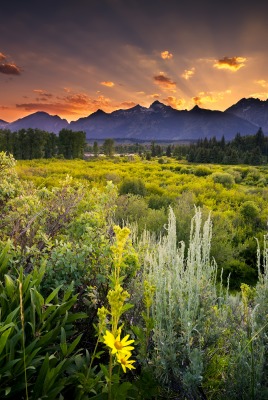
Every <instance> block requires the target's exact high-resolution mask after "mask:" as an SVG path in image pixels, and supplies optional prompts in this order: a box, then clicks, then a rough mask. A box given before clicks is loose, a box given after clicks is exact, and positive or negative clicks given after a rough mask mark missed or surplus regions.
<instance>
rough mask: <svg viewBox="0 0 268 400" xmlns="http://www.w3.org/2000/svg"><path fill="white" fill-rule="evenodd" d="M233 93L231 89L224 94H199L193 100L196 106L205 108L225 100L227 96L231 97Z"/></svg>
mask: <svg viewBox="0 0 268 400" xmlns="http://www.w3.org/2000/svg"><path fill="white" fill-rule="evenodd" d="M231 93H232V91H231V90H230V89H228V90H226V91H224V92H199V93H198V95H197V96H195V97H193V99H192V100H193V102H194V104H195V105H198V106H200V107H204V106H209V105H210V104H212V103H217V102H219V101H220V100H223V99H224V97H225V96H226V95H230V94H231Z"/></svg>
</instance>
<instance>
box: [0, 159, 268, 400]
mask: <svg viewBox="0 0 268 400" xmlns="http://www.w3.org/2000/svg"><path fill="white" fill-rule="evenodd" d="M0 175H1V180H0V212H1V230H0V253H1V256H0V309H1V313H0V335H1V340H0V383H1V385H0V397H1V398H3V399H4V398H6V399H18V398H20V399H36V400H37V399H45V398H48V399H51V400H52V399H69V398H75V399H88V398H93V399H116V400H117V399H118V400H120V399H161V398H166V399H168V398H169V399H189V400H190V399H217V400H218V399H219V400H221V399H222V400H227V399H228V400H229V399H260V400H262V399H263V400H264V399H266V398H267V397H268V382H267V350H268V347H267V346H268V344H267V334H268V321H267V314H268V310H267V307H268V306H267V295H268V253H267V247H266V241H265V238H264V239H263V236H264V234H265V233H266V231H265V229H266V221H267V202H266V201H267V189H266V179H267V171H266V168H265V167H259V168H256V167H242V166H240V167H230V166H228V167H227V166H226V167H219V166H198V165H190V164H179V163H178V162H177V161H174V160H170V159H162V161H161V163H159V162H158V161H157V160H153V161H144V160H140V159H139V158H135V157H134V158H133V157H132V158H131V159H130V160H127V159H126V158H124V157H122V158H116V159H111V160H107V159H105V160H104V159H103V160H101V161H100V160H99V161H96V160H92V161H88V162H86V161H64V160H51V161H48V160H32V161H23V162H22V161H21V162H19V163H18V164H17V166H16V167H15V161H14V159H13V158H12V157H11V156H7V155H6V154H5V153H1V156H0ZM117 187H118V189H117ZM170 205H171V207H170ZM195 206H196V207H195ZM212 223H213V229H212ZM145 228H146V229H145ZM256 236H257V237H259V243H260V246H261V247H260V248H259V247H258V246H257V242H256V240H255V238H254V237H256ZM253 244H254V245H253ZM212 255H213V256H214V257H215V259H216V262H215V261H214V259H213V257H212ZM217 265H218V266H217ZM222 268H223V272H222ZM229 272H231V276H230V277H229V278H228V276H229ZM247 283H248V284H247ZM249 284H251V285H249ZM228 285H229V287H232V288H233V289H234V288H236V289H237V291H236V292H234V291H233V292H230V290H229V289H228Z"/></svg>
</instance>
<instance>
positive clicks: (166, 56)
mask: <svg viewBox="0 0 268 400" xmlns="http://www.w3.org/2000/svg"><path fill="white" fill-rule="evenodd" d="M161 58H163V60H171V58H173V54H172V53H170V52H169V51H168V50H165V51H162V52H161Z"/></svg>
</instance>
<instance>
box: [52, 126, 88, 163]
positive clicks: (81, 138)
mask: <svg viewBox="0 0 268 400" xmlns="http://www.w3.org/2000/svg"><path fill="white" fill-rule="evenodd" d="M85 145H86V134H85V132H81V131H79V132H74V131H72V130H70V129H62V130H61V131H60V132H59V145H58V146H59V154H62V155H63V157H64V158H67V159H73V158H83V157H84V149H85Z"/></svg>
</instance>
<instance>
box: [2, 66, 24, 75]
mask: <svg viewBox="0 0 268 400" xmlns="http://www.w3.org/2000/svg"><path fill="white" fill-rule="evenodd" d="M0 72H1V73H2V74H7V75H20V73H21V69H20V68H19V67H18V66H17V65H16V64H12V63H2V64H0Z"/></svg>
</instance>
